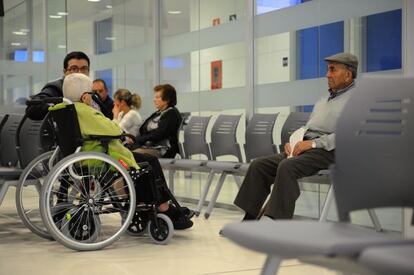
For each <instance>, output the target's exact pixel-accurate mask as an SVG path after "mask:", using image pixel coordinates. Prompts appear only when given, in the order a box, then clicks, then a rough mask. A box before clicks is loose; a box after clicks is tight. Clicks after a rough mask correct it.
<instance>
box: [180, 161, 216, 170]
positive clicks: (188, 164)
mask: <svg viewBox="0 0 414 275" xmlns="http://www.w3.org/2000/svg"><path fill="white" fill-rule="evenodd" d="M206 164H207V160H196V159H178V160H176V161H175V162H174V166H175V167H176V168H180V169H184V170H192V169H194V170H197V171H204V170H206V171H210V169H209V168H208V167H207V166H206Z"/></svg>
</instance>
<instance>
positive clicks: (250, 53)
mask: <svg viewBox="0 0 414 275" xmlns="http://www.w3.org/2000/svg"><path fill="white" fill-rule="evenodd" d="M245 3H246V24H245V32H246V33H245V45H246V93H245V99H246V100H245V102H246V104H245V107H246V119H247V120H249V119H250V118H251V117H252V116H253V113H254V81H255V77H254V76H255V71H256V66H255V58H254V56H255V51H254V43H255V39H254V10H255V9H254V3H255V1H254V0H246V2H245Z"/></svg>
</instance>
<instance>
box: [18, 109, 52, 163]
mask: <svg viewBox="0 0 414 275" xmlns="http://www.w3.org/2000/svg"><path fill="white" fill-rule="evenodd" d="M52 127H53V126H52V125H51V123H50V121H49V120H48V119H47V118H45V119H43V120H32V119H30V118H28V117H27V116H25V117H24V118H23V119H22V121H21V122H20V125H19V128H18V130H17V140H16V145H17V153H18V156H19V161H20V166H21V167H22V168H24V167H26V166H27V165H28V164H29V163H30V161H32V160H33V159H34V158H35V157H37V156H38V155H40V154H42V153H44V152H46V151H50V150H52V148H53V147H54V143H55V140H54V138H53V128H52Z"/></svg>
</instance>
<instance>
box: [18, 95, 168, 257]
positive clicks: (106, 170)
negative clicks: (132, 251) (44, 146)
mask: <svg viewBox="0 0 414 275" xmlns="http://www.w3.org/2000/svg"><path fill="white" fill-rule="evenodd" d="M48 100H51V99H48ZM60 101H62V99H60ZM42 102H44V101H42ZM49 102H51V101H49ZM54 103H56V102H54ZM49 117H50V119H51V121H52V122H53V125H54V132H55V136H56V140H57V144H58V146H57V147H56V149H55V151H54V152H53V153H52V152H47V153H45V154H43V155H40V156H39V157H37V158H36V159H35V160H33V161H32V163H31V164H29V165H28V167H27V169H25V170H26V171H25V172H24V173H23V174H22V178H21V184H19V185H20V186H21V188H23V187H24V186H27V185H28V182H29V181H34V182H35V183H34V186H36V188H37V190H38V189H40V188H41V192H40V204H39V206H40V207H39V208H40V216H41V218H42V221H43V226H44V228H43V227H42V225H40V224H35V223H33V222H32V220H31V219H28V220H29V222H28V223H29V224H30V226H28V227H29V228H30V229H31V230H32V231H33V232H35V233H36V234H38V235H39V236H42V237H45V238H53V239H55V240H56V241H58V242H60V243H61V244H63V245H64V246H66V247H68V248H71V249H74V250H79V251H87V250H97V249H102V248H104V247H106V246H108V245H110V244H112V243H113V242H114V241H116V240H117V239H118V238H119V237H120V236H121V235H122V234H123V233H124V232H125V231H127V232H128V233H129V234H130V235H133V236H139V235H141V234H142V233H144V232H145V230H147V232H148V235H149V237H150V238H151V239H152V240H153V241H154V242H155V243H157V244H166V243H168V242H169V241H170V239H171V238H172V236H173V233H174V226H173V223H172V221H171V219H170V218H169V217H168V216H167V215H165V214H162V213H158V206H159V205H160V203H161V202H160V201H159V198H160V196H159V192H160V190H161V188H162V187H160V186H159V183H157V181H154V182H150V183H148V182H147V185H148V186H149V188H150V190H151V193H152V197H153V200H151V202H141V200H138V201H139V203H137V194H136V190H135V185H136V184H137V185H139V184H143V183H142V180H141V177H142V176H143V175H148V177H146V178H148V179H153V177H151V174H152V170H151V166H150V165H148V164H145V163H140V164H139V169H137V170H135V169H129V170H127V169H126V165H125V163H123V162H122V161H117V160H115V159H113V158H112V157H110V156H109V155H107V154H105V153H106V152H107V148H108V144H109V142H111V141H112V140H113V139H119V138H120V137H121V136H90V137H88V139H87V140H88V141H89V140H90V141H98V142H100V143H101V144H102V147H103V148H106V150H105V153H101V152H92V151H89V152H88V151H85V152H80V148H81V146H82V145H83V144H84V142H85V141H87V140H86V139H83V138H82V135H81V133H80V128H79V123H78V120H77V115H76V110H75V106H74V105H73V104H67V105H62V107H61V108H56V109H55V110H52V111H50V113H49ZM57 160H59V161H57ZM138 189H140V188H138ZM138 197H140V196H139V192H138ZM21 201H24V199H22V198H21ZM25 224H26V223H25ZM26 226H27V224H26ZM31 227H32V228H31Z"/></svg>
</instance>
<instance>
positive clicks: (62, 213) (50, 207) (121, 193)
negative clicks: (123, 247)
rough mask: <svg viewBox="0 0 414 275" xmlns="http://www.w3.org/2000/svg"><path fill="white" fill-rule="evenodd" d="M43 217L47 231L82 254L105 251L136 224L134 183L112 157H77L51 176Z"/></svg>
mask: <svg viewBox="0 0 414 275" xmlns="http://www.w3.org/2000/svg"><path fill="white" fill-rule="evenodd" d="M40 212H41V215H42V218H43V221H44V223H45V226H46V228H47V229H48V231H49V232H50V233H51V234H52V236H53V237H54V238H55V240H56V241H58V242H60V243H61V244H63V245H64V246H66V247H68V248H71V249H74V250H80V251H85V250H97V249H102V248H104V247H106V246H108V245H110V244H112V243H113V242H114V241H116V240H117V239H118V238H119V237H120V236H121V234H122V233H123V232H124V231H125V230H126V229H127V227H128V225H129V224H130V223H131V220H132V217H133V215H134V213H135V189H134V184H133V182H132V179H131V177H130V176H129V174H128V172H127V171H126V170H125V169H124V168H123V167H122V165H121V164H119V163H118V162H117V161H115V160H114V159H112V158H111V157H109V156H107V155H105V154H102V153H95V152H81V153H76V154H73V155H70V156H67V157H66V158H64V159H62V160H61V161H60V162H58V163H57V164H56V165H55V166H54V167H53V169H52V170H51V171H50V173H49V175H48V177H47V179H46V181H45V183H44V185H43V188H42V193H41V198H40Z"/></svg>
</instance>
